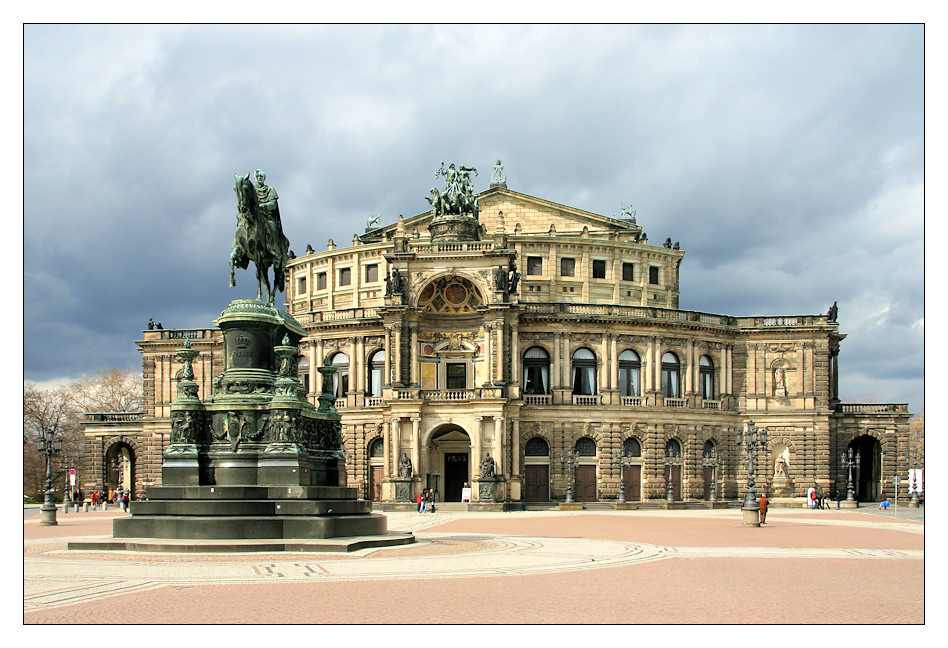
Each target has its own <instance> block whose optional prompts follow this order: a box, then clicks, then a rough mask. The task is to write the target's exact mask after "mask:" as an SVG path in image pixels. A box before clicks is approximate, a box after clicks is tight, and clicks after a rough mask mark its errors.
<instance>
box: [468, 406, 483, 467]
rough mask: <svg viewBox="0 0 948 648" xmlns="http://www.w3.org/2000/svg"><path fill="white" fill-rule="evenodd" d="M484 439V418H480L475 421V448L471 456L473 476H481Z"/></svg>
mask: <svg viewBox="0 0 948 648" xmlns="http://www.w3.org/2000/svg"><path fill="white" fill-rule="evenodd" d="M483 438H484V418H483V417H481V416H478V417H477V418H475V419H474V439H473V441H474V447H473V448H472V456H471V464H472V466H471V475H474V476H476V475H479V474H480V471H481V443H482V439H483Z"/></svg>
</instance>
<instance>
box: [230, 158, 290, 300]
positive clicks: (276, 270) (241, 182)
mask: <svg viewBox="0 0 948 648" xmlns="http://www.w3.org/2000/svg"><path fill="white" fill-rule="evenodd" d="M234 177H235V178H236V183H235V184H234V192H235V193H236V194H237V232H236V233H235V234H234V248H233V251H232V252H231V254H230V287H231V288H233V287H234V286H236V285H237V282H236V280H235V278H234V267H240V268H242V269H244V270H246V269H247V266H248V265H249V264H250V262H251V261H253V262H254V264H255V265H256V268H257V299H261V298H262V297H263V287H264V286H266V288H267V304H269V305H271V306H272V305H273V299H274V297H275V293H276V291H278V290H279V291H283V290H285V279H286V263H287V253H288V250H289V245H290V243H289V241H288V240H287V239H286V237H285V236H284V235H283V227H282V225H281V224H280V221H279V219H280V216H279V211H276V212H275V219H270V218H267V216H266V215H265V214H264V213H263V211H262V210H261V209H260V206H259V204H258V202H257V189H256V187H255V186H254V184H253V182H251V181H250V174H249V173H248V174H247V175H244V176H241V175H236V174H235V175H234ZM270 268H273V287H272V288H271V287H270V277H269V274H268V273H269V270H270Z"/></svg>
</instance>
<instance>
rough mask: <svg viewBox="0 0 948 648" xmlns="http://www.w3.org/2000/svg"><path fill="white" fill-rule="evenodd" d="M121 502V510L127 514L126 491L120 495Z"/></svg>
mask: <svg viewBox="0 0 948 648" xmlns="http://www.w3.org/2000/svg"><path fill="white" fill-rule="evenodd" d="M121 502H122V510H123V511H125V512H126V513H128V491H125V492H124V493H122V497H121Z"/></svg>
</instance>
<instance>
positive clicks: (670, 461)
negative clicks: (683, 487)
mask: <svg viewBox="0 0 948 648" xmlns="http://www.w3.org/2000/svg"><path fill="white" fill-rule="evenodd" d="M677 463H678V462H677V461H676V457H672V456H669V455H665V471H666V474H667V475H668V476H667V477H666V478H665V485H666V489H665V501H666V502H674V501H675V486H674V484H673V483H672V466H675V465H677Z"/></svg>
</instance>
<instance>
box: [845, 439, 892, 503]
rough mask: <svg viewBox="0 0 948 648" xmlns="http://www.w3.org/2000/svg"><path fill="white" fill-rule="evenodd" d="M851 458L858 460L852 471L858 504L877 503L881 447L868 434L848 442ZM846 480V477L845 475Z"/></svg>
mask: <svg viewBox="0 0 948 648" xmlns="http://www.w3.org/2000/svg"><path fill="white" fill-rule="evenodd" d="M849 447H850V448H852V449H853V458H854V459H855V458H856V456H857V455H858V457H859V460H858V461H857V462H856V467H855V469H854V470H853V489H854V490H855V491H856V500H857V501H859V502H878V501H879V500H881V499H882V490H883V486H882V445H881V444H880V443H879V440H878V439H876V438H875V437H873V436H870V435H868V434H863V435H862V436H858V437H856V438H855V439H853V440H852V441H850V442H849ZM847 478H848V475H847Z"/></svg>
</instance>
